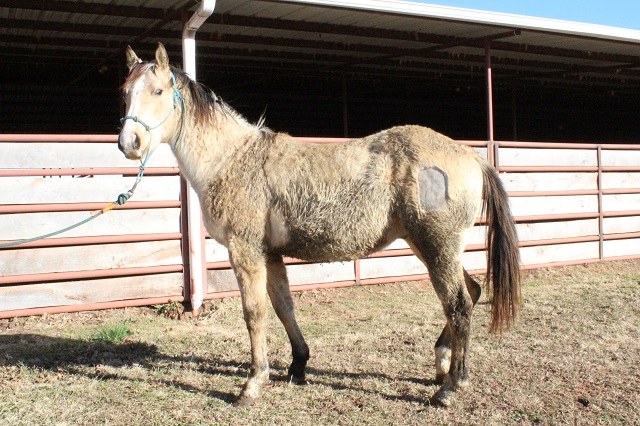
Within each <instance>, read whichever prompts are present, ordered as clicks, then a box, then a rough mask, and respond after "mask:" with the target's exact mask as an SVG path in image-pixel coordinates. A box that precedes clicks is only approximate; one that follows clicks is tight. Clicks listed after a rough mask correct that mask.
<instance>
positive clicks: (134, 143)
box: [118, 133, 140, 160]
mask: <svg viewBox="0 0 640 426" xmlns="http://www.w3.org/2000/svg"><path fill="white" fill-rule="evenodd" d="M118 149H119V150H120V151H121V152H122V153H123V154H124V156H125V157H127V158H128V159H130V160H137V159H138V158H139V157H140V152H139V151H140V138H138V135H136V134H135V133H133V134H132V135H131V136H129V137H127V136H124V135H123V134H122V133H120V135H119V136H118Z"/></svg>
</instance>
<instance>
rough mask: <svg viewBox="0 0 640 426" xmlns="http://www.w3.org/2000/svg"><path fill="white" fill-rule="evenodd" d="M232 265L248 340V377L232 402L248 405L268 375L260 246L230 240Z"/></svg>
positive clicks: (264, 279)
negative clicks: (249, 367)
mask: <svg viewBox="0 0 640 426" xmlns="http://www.w3.org/2000/svg"><path fill="white" fill-rule="evenodd" d="M229 257H230V259H231V265H232V266H233V270H234V272H235V275H236V278H237V280H238V287H239V288H240V296H241V298H242V311H243V313H244V321H245V323H246V325H247V330H248V331H249V340H250V342H251V369H250V372H249V377H248V379H247V381H246V383H245V385H244V387H243V389H242V392H241V393H240V396H238V399H237V400H236V402H235V405H239V406H243V405H251V404H252V403H253V402H254V401H255V400H256V399H257V398H258V396H259V395H260V392H261V389H262V384H263V383H264V382H265V381H267V380H268V379H269V361H268V359H267V342H266V336H265V317H266V299H267V294H266V293H267V291H266V283H267V268H266V261H265V259H264V255H262V253H260V251H259V249H256V248H254V247H253V246H252V245H249V244H245V243H244V242H242V241H239V240H238V239H234V240H232V242H231V243H230V244H229Z"/></svg>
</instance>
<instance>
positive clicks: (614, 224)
mask: <svg viewBox="0 0 640 426" xmlns="http://www.w3.org/2000/svg"><path fill="white" fill-rule="evenodd" d="M602 229H603V231H604V233H605V235H608V234H623V233H627V232H640V216H629V217H605V218H604V220H603V221H602Z"/></svg>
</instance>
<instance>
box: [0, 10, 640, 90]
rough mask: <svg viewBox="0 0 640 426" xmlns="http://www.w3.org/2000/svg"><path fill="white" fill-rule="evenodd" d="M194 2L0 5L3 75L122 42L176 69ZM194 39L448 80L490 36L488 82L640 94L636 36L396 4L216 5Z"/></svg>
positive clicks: (256, 67) (219, 48)
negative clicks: (168, 59) (159, 50)
mask: <svg viewBox="0 0 640 426" xmlns="http://www.w3.org/2000/svg"><path fill="white" fill-rule="evenodd" d="M195 4H196V2H195V1H185V0H168V1H160V0H146V1H131V0H116V1H113V0H84V1H74V0H0V47H1V48H2V49H1V51H0V58H1V59H2V62H3V64H4V67H7V66H9V64H11V63H14V62H20V63H41V62H46V63H51V62H63V63H68V62H73V61H78V62H81V63H83V66H84V67H85V72H89V71H90V69H91V68H97V67H99V66H100V65H102V64H101V63H102V62H104V63H105V64H107V65H109V66H110V65H114V64H115V63H117V61H121V56H120V54H121V49H122V48H123V46H124V45H126V44H128V43H129V44H133V45H134V46H135V47H136V48H138V49H140V50H141V51H149V52H150V51H151V50H152V49H153V46H154V45H155V42H156V41H158V40H162V41H164V42H165V43H167V44H169V46H170V47H173V48H174V50H173V52H172V53H173V59H174V60H176V62H177V60H178V59H179V56H180V50H179V48H178V47H179V42H180V31H181V26H182V21H183V20H184V19H185V17H186V16H188V14H189V11H190V10H193V9H194V8H195ZM197 37H198V40H199V51H198V54H199V58H200V60H201V61H203V62H204V63H206V64H215V65H216V66H217V67H220V68H224V69H227V70H230V71H233V70H237V69H244V70H251V71H253V72H261V71H264V70H268V72H270V73H273V72H274V68H275V70H277V71H278V72H280V71H282V70H290V71H305V70H309V69H314V70H317V69H318V68H321V69H322V68H324V69H326V71H327V72H331V71H332V70H336V69H340V71H341V72H342V71H344V69H345V68H348V70H349V72H351V73H354V74H360V75H376V74H379V73H384V74H398V75H419V74H421V73H424V74H425V75H429V74H433V73H438V74H444V75H451V76H452V77H454V78H455V77H456V76H460V75H470V74H471V75H475V74H477V73H478V72H479V71H481V70H482V68H483V66H484V39H485V38H488V39H491V54H492V57H493V63H494V75H495V76H496V78H497V79H500V78H510V79H512V78H517V79H522V80H536V81H546V82H549V83H551V84H553V83H554V82H555V83H562V84H577V85H583V86H584V85H605V86H610V87H633V88H634V89H635V88H637V86H638V85H640V31H634V30H626V29H620V28H612V27H605V26H601V25H591V24H582V23H575V22H566V21H558V20H551V19H542V18H532V17H526V16H518V15H508V14H502V13H489V12H483V11H475V10H468V9H460V8H451V7H443V6H433V5H426V4H419V3H411V2H405V1H391V0H367V1H364V0H351V1H345V0H296V1H293V0H291V1H270V0H219V1H218V2H217V6H216V11H215V14H214V16H212V17H211V18H210V19H209V21H208V22H207V23H206V24H205V25H204V26H203V27H202V28H201V30H200V31H199V33H198V36H197ZM75 68H77V67H75ZM80 68H82V67H80ZM81 74H82V72H79V73H76V75H70V76H69V77H70V80H69V82H68V83H70V82H73V81H74V80H75V79H78V78H82V75H81Z"/></svg>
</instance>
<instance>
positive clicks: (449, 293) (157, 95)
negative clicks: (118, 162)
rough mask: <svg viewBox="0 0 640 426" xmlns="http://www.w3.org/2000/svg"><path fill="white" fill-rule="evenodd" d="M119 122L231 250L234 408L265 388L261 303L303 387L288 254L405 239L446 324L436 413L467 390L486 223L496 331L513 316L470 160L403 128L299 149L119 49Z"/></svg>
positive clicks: (484, 195)
mask: <svg viewBox="0 0 640 426" xmlns="http://www.w3.org/2000/svg"><path fill="white" fill-rule="evenodd" d="M126 56H127V65H128V68H129V75H128V77H127V79H126V81H125V83H124V85H123V87H122V91H123V96H124V100H125V102H126V108H127V109H126V114H127V115H126V116H125V117H123V119H122V120H121V121H122V123H123V126H122V130H121V132H120V135H119V139H118V147H119V148H120V150H121V151H122V152H123V153H124V154H125V156H126V157H127V158H129V159H142V158H143V157H144V156H145V155H148V154H149V153H151V152H153V150H154V149H155V148H156V147H157V146H158V145H159V144H161V143H167V144H170V145H171V147H172V149H173V152H174V154H175V156H176V158H177V161H178V164H179V166H180V170H181V172H182V173H183V174H184V176H185V177H186V178H187V179H188V180H189V182H190V183H191V185H192V187H193V188H194V190H195V191H196V193H197V194H198V197H199V201H200V205H201V207H202V213H203V220H204V224H205V227H206V229H207V231H208V232H209V234H210V236H211V237H212V238H214V239H215V240H216V241H217V242H219V243H220V244H222V245H224V246H225V247H226V248H227V249H228V251H229V258H230V261H231V266H232V267H233V270H234V273H235V276H236V278H237V281H238V286H239V289H240V294H241V297H242V307H243V313H244V320H245V322H246V325H247V329H248V331H249V338H250V342H251V369H250V373H249V377H248V379H247V381H246V383H245V384H244V387H243V389H242V391H241V393H240V395H239V397H238V399H237V400H236V405H248V404H251V403H253V402H254V401H255V400H256V398H258V396H259V394H260V390H261V387H262V385H263V383H264V382H265V381H267V380H268V378H269V362H268V360H267V346H266V338H265V313H266V298H267V294H268V295H269V298H270V299H271V303H272V305H273V308H274V310H275V312H276V314H277V316H278V318H279V319H280V320H281V321H282V324H283V325H284V328H285V329H286V332H287V334H288V336H289V340H290V342H291V348H292V357H293V360H292V362H291V365H290V367H289V370H288V378H289V380H290V381H291V382H292V383H296V384H304V383H305V367H306V364H307V361H308V359H309V348H308V346H307V344H306V342H305V340H304V337H303V335H302V333H301V332H300V329H299V328H298V324H297V322H296V319H295V315H294V310H293V303H292V298H291V293H290V289H289V283H288V280H287V272H286V269H285V265H284V263H283V256H290V257H295V258H298V259H303V260H307V261H310V262H331V261H346V260H353V259H358V258H362V257H364V256H367V255H369V254H371V253H373V252H375V251H377V250H380V249H381V248H383V247H385V246H386V245H388V244H389V243H390V242H392V241H394V240H395V239H398V238H401V239H403V240H405V241H406V242H407V244H408V245H409V246H410V247H411V249H412V251H413V252H414V253H415V255H416V256H417V257H418V258H419V259H420V260H421V261H422V262H423V263H424V264H425V265H426V267H427V269H428V271H429V277H430V279H431V282H432V285H433V287H434V289H435V292H436V294H437V295H438V298H439V299H440V302H441V304H442V308H443V311H444V315H445V318H446V325H445V327H444V329H443V330H442V334H441V335H440V337H439V338H438V340H437V342H436V344H435V359H436V360H435V366H436V381H437V382H438V383H441V386H440V388H439V389H438V391H437V392H436V393H435V394H434V396H433V402H434V403H436V404H440V405H444V406H448V405H450V404H451V402H452V397H453V396H454V394H455V393H456V392H457V391H458V390H459V389H461V388H464V387H465V386H466V385H467V384H468V346H469V331H470V322H471V314H472V310H473V307H474V305H475V303H476V302H477V301H478V299H479V297H480V294H481V286H480V284H478V283H477V282H476V281H475V280H474V279H473V278H472V277H471V276H470V275H469V274H468V273H467V271H466V270H465V269H464V268H463V265H462V262H461V255H462V252H463V249H464V234H465V231H466V230H467V229H469V228H470V227H472V226H473V225H474V222H475V220H476V217H478V215H479V214H480V215H482V216H484V217H485V218H486V226H487V248H488V250H487V279H486V283H487V287H488V291H489V292H490V293H491V300H492V301H491V324H490V331H492V332H501V331H502V330H503V328H508V327H509V326H510V325H511V324H512V323H513V321H514V319H515V316H516V314H517V311H518V309H519V305H520V273H519V252H518V244H517V236H516V230H515V225H514V221H513V217H512V215H511V212H510V209H509V204H508V198H507V194H506V192H505V190H504V188H503V186H502V184H501V182H500V179H499V177H498V174H497V173H496V171H495V170H494V169H493V168H492V167H491V165H490V164H489V163H488V162H487V161H485V160H484V159H483V158H481V157H480V156H479V155H478V154H477V153H476V152H475V151H473V150H472V149H470V148H468V147H465V146H463V145H461V144H459V143H457V142H455V141H453V140H451V139H449V138H448V137H446V136H444V135H442V134H439V133H437V132H435V131H433V130H431V129H428V128H425V127H420V126H401V127H394V128H391V129H388V130H384V131H381V132H379V133H376V134H374V135H371V136H367V137H364V138H361V139H354V140H350V141H347V142H343V143H335V144H314V143H305V142H301V141H298V140H296V139H294V138H293V137H291V136H289V135H288V134H286V133H275V132H272V131H271V130H269V129H268V128H266V127H265V126H264V125H263V123H258V124H252V123H249V122H248V121H247V120H246V119H244V118H243V117H242V116H241V115H240V114H239V113H238V112H236V111H235V110H234V109H232V108H231V107H230V106H229V105H227V104H226V103H225V102H223V101H222V100H221V99H220V98H219V97H217V96H216V95H215V93H214V92H212V91H210V90H209V89H207V88H205V87H204V86H203V85H201V84H199V83H197V82H195V81H193V80H192V79H191V78H189V76H188V75H187V74H185V73H184V72H182V71H181V70H179V69H178V68H175V67H173V66H170V65H169V58H168V55H167V52H166V50H165V48H164V46H162V44H159V45H158V48H157V50H156V52H155V60H154V61H150V62H143V61H141V60H140V59H139V58H138V57H137V55H136V54H135V53H134V51H133V50H132V49H131V47H128V48H127V52H126Z"/></svg>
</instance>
